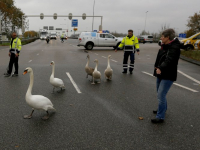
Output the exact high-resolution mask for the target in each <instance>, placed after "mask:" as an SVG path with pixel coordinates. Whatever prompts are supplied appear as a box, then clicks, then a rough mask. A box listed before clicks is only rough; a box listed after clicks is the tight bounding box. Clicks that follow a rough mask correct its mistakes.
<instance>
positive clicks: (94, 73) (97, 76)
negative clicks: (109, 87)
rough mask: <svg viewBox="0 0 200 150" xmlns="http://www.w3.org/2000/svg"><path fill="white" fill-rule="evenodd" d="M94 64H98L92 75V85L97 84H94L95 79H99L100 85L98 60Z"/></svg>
mask: <svg viewBox="0 0 200 150" xmlns="http://www.w3.org/2000/svg"><path fill="white" fill-rule="evenodd" d="M94 62H95V63H96V67H95V69H94V72H93V73H92V77H93V82H92V84H95V83H94V80H95V79H99V80H100V81H99V82H98V83H101V73H100V72H99V71H98V70H97V67H98V60H97V59H95V61H94Z"/></svg>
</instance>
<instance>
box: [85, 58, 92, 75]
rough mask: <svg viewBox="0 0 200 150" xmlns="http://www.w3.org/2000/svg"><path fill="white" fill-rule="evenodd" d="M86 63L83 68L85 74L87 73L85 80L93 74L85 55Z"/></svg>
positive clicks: (88, 59)
mask: <svg viewBox="0 0 200 150" xmlns="http://www.w3.org/2000/svg"><path fill="white" fill-rule="evenodd" d="M86 59H87V63H86V66H85V72H86V73H87V75H86V78H88V75H89V76H92V73H93V72H94V68H91V67H89V62H90V55H87V58H86Z"/></svg>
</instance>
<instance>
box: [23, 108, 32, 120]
mask: <svg viewBox="0 0 200 150" xmlns="http://www.w3.org/2000/svg"><path fill="white" fill-rule="evenodd" d="M33 112H34V109H33V110H32V112H31V114H30V115H25V116H24V119H31V118H32V115H33Z"/></svg>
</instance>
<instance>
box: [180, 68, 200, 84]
mask: <svg viewBox="0 0 200 150" xmlns="http://www.w3.org/2000/svg"><path fill="white" fill-rule="evenodd" d="M178 72H179V73H180V74H182V75H184V76H185V77H187V78H188V79H190V80H192V81H194V82H196V83H198V84H200V81H198V80H196V79H194V78H193V77H191V76H189V75H187V74H185V73H183V72H182V71H180V70H178Z"/></svg>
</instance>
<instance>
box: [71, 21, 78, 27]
mask: <svg viewBox="0 0 200 150" xmlns="http://www.w3.org/2000/svg"><path fill="white" fill-rule="evenodd" d="M72 27H78V19H72Z"/></svg>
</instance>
